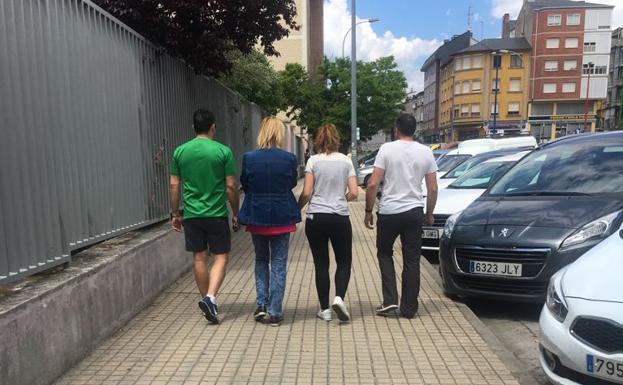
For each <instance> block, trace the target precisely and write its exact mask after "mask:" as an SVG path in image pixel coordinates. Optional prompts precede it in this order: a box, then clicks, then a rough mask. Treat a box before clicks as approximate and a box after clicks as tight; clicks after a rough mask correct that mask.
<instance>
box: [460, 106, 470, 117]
mask: <svg viewBox="0 0 623 385" xmlns="http://www.w3.org/2000/svg"><path fill="white" fill-rule="evenodd" d="M468 116H469V104H463V105H461V118H465V117H468Z"/></svg>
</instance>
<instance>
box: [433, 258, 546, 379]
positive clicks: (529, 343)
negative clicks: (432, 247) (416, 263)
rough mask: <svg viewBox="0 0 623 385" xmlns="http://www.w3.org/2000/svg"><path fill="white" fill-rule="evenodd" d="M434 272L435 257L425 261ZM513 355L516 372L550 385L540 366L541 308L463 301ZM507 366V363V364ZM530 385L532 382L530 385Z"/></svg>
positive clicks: (530, 305)
mask: <svg viewBox="0 0 623 385" xmlns="http://www.w3.org/2000/svg"><path fill="white" fill-rule="evenodd" d="M426 259H427V260H428V261H429V262H430V263H431V264H432V265H433V266H434V267H435V269H437V267H438V266H439V265H438V262H439V261H438V260H437V259H436V258H426ZM463 302H464V303H465V304H466V305H467V306H468V307H469V308H470V309H471V310H472V312H474V314H475V315H476V316H477V317H478V318H479V319H480V320H481V321H482V322H483V323H484V324H485V325H486V326H487V327H488V328H489V329H490V330H491V332H492V333H493V334H494V335H495V337H497V339H498V340H499V341H500V342H501V343H502V344H503V346H504V347H505V348H506V350H508V352H510V353H511V354H512V356H511V358H512V357H513V356H514V357H515V358H516V359H517V362H514V363H513V366H515V367H516V369H517V370H522V369H523V370H526V371H528V374H529V378H530V379H534V380H535V381H536V383H535V384H534V385H548V384H549V382H548V381H547V378H546V376H545V374H544V373H543V371H542V370H541V365H540V363H539V353H538V344H539V315H540V314H541V309H542V308H543V305H538V304H527V303H516V302H503V301H491V300H479V299H466V300H464V301H463ZM507 364H509V363H507ZM530 385H532V383H531V384H530Z"/></svg>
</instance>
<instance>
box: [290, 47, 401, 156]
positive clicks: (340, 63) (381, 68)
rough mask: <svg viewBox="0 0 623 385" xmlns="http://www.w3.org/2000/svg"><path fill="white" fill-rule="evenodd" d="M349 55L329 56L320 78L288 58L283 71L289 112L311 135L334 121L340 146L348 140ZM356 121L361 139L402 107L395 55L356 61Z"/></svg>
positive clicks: (385, 123)
mask: <svg viewBox="0 0 623 385" xmlns="http://www.w3.org/2000/svg"><path fill="white" fill-rule="evenodd" d="M350 65H351V64H350V59H341V58H340V59H336V60H335V61H330V60H329V59H327V58H325V60H324V62H323V63H322V65H321V66H320V68H319V71H318V72H319V78H320V80H314V79H311V78H310V77H309V76H308V75H307V72H306V71H305V69H303V68H302V67H301V66H300V65H296V64H290V65H288V66H286V69H285V71H283V72H282V73H281V82H282V88H283V90H284V95H285V97H286V100H287V102H288V103H287V105H289V106H290V108H289V109H288V115H289V116H290V117H291V118H293V119H295V120H296V121H297V122H298V123H299V124H300V125H302V126H304V127H305V128H307V130H308V132H309V133H310V134H311V135H313V134H314V131H315V130H316V128H318V127H319V126H321V125H322V124H325V123H333V124H335V125H336V127H337V128H338V129H339V131H340V134H341V137H342V147H343V148H347V147H348V145H349V143H350V136H351V135H350V125H351V123H350V122H351V119H350V118H351V116H350V101H351V99H350V86H351V81H350ZM357 88H358V90H357V124H358V126H359V128H360V138H361V140H363V141H365V140H368V139H370V138H371V137H372V136H373V135H374V134H376V133H377V132H379V131H380V130H383V129H388V128H390V127H392V125H393V122H394V120H395V119H396V118H397V117H398V115H399V114H400V111H402V108H403V102H404V99H405V97H406V92H405V90H406V88H407V82H406V79H405V76H404V73H403V72H402V71H400V70H398V69H397V65H396V62H395V61H394V58H393V57H391V56H389V57H383V58H380V59H378V60H375V61H373V62H365V63H364V62H358V63H357Z"/></svg>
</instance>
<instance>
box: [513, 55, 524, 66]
mask: <svg viewBox="0 0 623 385" xmlns="http://www.w3.org/2000/svg"><path fill="white" fill-rule="evenodd" d="M521 67H523V58H522V57H521V55H511V68H521Z"/></svg>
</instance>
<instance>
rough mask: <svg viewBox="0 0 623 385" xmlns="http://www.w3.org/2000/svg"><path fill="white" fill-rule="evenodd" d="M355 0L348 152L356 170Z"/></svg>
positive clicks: (352, 9)
mask: <svg viewBox="0 0 623 385" xmlns="http://www.w3.org/2000/svg"><path fill="white" fill-rule="evenodd" d="M356 2H357V0H352V3H351V4H352V6H351V10H350V11H351V21H350V24H351V26H350V28H351V32H350V36H351V40H350V42H351V48H350V50H351V53H350V56H351V63H350V65H351V67H350V154H351V160H352V161H353V165H354V166H355V171H356V170H357V166H358V164H357V163H358V162H357V28H356V25H357V7H356Z"/></svg>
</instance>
